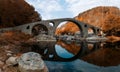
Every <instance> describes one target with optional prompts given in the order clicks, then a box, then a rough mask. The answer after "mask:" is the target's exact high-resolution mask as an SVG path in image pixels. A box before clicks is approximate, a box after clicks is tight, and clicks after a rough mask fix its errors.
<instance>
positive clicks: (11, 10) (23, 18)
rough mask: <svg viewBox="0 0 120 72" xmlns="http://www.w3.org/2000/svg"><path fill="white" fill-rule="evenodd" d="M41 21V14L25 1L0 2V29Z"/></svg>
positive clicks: (0, 0) (10, 0)
mask: <svg viewBox="0 0 120 72" xmlns="http://www.w3.org/2000/svg"><path fill="white" fill-rule="evenodd" d="M39 20H41V18H40V16H39V14H38V13H37V12H36V11H35V10H34V8H33V7H32V6H30V5H29V4H28V3H27V2H25V1H24V0H0V28H3V27H11V26H17V25H21V24H25V23H30V22H35V21H39Z"/></svg>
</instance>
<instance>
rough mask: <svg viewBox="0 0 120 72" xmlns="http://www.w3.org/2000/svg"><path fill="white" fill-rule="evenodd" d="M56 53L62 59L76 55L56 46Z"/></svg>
mask: <svg viewBox="0 0 120 72" xmlns="http://www.w3.org/2000/svg"><path fill="white" fill-rule="evenodd" d="M55 51H56V53H57V55H58V56H60V57H62V58H72V57H73V56H74V54H72V53H70V52H68V51H67V50H66V49H65V48H62V47H61V46H60V45H57V44H56V45H55Z"/></svg>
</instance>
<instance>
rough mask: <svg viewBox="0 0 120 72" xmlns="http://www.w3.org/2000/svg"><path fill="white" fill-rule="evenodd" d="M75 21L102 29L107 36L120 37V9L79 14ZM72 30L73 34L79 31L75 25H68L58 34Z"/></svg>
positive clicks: (93, 10) (104, 9)
mask: <svg viewBox="0 0 120 72" xmlns="http://www.w3.org/2000/svg"><path fill="white" fill-rule="evenodd" d="M75 19H76V20H79V21H82V22H84V23H88V24H91V25H93V26H96V27H99V28H101V29H102V30H103V32H104V33H106V35H107V36H112V35H115V36H120V9H118V8H116V7H96V8H93V9H90V10H88V11H85V12H83V13H81V14H79V15H78V16H76V17H75ZM63 28H64V29H63ZM71 29H72V32H76V31H78V30H79V29H78V27H77V26H76V25H75V24H73V23H72V24H71V23H67V24H65V25H63V26H62V27H61V28H59V29H58V30H57V31H56V34H61V33H63V32H66V31H67V32H69V31H71Z"/></svg>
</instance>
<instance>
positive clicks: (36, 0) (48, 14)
mask: <svg viewBox="0 0 120 72" xmlns="http://www.w3.org/2000/svg"><path fill="white" fill-rule="evenodd" d="M26 1H27V2H28V3H29V4H30V5H32V6H33V7H35V10H36V11H37V12H38V13H40V14H41V16H42V19H44V20H46V19H54V18H68V17H70V18H73V17H75V16H77V15H78V14H79V13H81V12H83V11H86V10H88V9H91V8H93V7H96V6H116V7H119V8H120V0H26Z"/></svg>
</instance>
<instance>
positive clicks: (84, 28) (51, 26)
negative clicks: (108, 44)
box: [12, 18, 100, 38]
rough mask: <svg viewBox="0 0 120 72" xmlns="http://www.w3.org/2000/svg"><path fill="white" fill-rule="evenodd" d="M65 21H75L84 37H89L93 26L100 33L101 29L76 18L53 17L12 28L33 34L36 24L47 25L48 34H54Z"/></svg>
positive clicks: (95, 32) (95, 31)
mask: <svg viewBox="0 0 120 72" xmlns="http://www.w3.org/2000/svg"><path fill="white" fill-rule="evenodd" d="M64 21H70V22H73V23H74V24H76V25H77V26H78V27H79V28H80V30H81V35H82V37H84V38H85V37H87V36H88V29H89V28H91V29H92V30H93V31H94V34H95V35H97V34H99V33H100V29H99V28H97V27H94V26H92V25H89V24H86V23H83V22H80V21H78V20H75V19H73V18H62V19H53V20H43V21H39V22H34V23H28V24H24V25H21V26H17V27H14V28H12V29H13V30H14V29H15V30H21V31H23V32H25V33H27V34H32V29H33V27H34V26H36V25H39V24H40V25H44V26H46V28H47V29H48V35H54V34H55V31H56V28H57V27H58V25H59V24H60V23H61V22H64Z"/></svg>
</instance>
